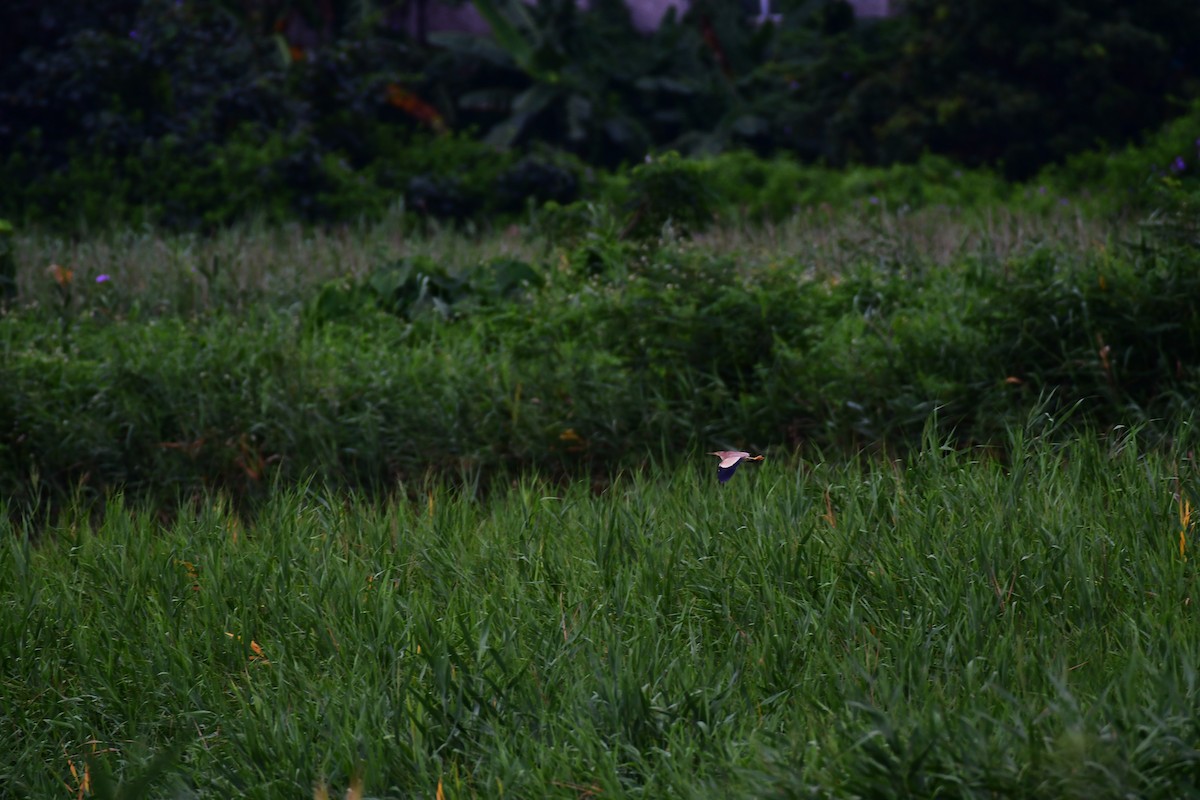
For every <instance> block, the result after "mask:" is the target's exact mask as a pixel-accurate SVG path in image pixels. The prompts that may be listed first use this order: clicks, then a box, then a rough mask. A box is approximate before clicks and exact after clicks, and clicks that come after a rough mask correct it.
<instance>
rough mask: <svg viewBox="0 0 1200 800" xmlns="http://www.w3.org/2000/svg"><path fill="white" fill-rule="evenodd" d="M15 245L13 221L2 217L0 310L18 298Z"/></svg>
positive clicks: (0, 227) (0, 224)
mask: <svg viewBox="0 0 1200 800" xmlns="http://www.w3.org/2000/svg"><path fill="white" fill-rule="evenodd" d="M13 247H14V245H13V226H12V223H11V222H9V221H8V220H6V219H0V311H2V310H4V309H6V308H7V307H8V306H9V304H11V303H12V302H14V301H15V300H16V299H17V259H16V254H15V253H14V252H13Z"/></svg>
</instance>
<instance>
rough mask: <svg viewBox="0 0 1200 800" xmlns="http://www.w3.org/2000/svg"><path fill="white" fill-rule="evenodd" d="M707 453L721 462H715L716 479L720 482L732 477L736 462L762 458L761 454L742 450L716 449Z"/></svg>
mask: <svg viewBox="0 0 1200 800" xmlns="http://www.w3.org/2000/svg"><path fill="white" fill-rule="evenodd" d="M709 455H710V456H716V457H717V458H719V459H721V463H720V464H717V480H718V481H720V482H721V483H725V482H726V481H728V480H729V479H730V478H732V477H733V473H734V472H736V471H737V468H738V464H740V463H742V462H743V461H762V460H763V457H762V456H752V455H750V454H749V453H747V452H745V451H744V450H717V451H715V452H712V453H709Z"/></svg>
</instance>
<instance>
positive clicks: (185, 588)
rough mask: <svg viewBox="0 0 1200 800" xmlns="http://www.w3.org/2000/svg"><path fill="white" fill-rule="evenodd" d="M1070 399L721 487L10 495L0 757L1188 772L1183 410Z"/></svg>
mask: <svg viewBox="0 0 1200 800" xmlns="http://www.w3.org/2000/svg"><path fill="white" fill-rule="evenodd" d="M1057 423H1058V421H1056V420H1052V419H1050V418H1049V417H1047V416H1045V415H1035V416H1034V417H1033V418H1031V420H1030V422H1029V423H1028V424H1026V425H1025V426H1021V427H1018V428H1015V429H1014V432H1013V433H1012V434H1011V436H1010V439H1009V440H1008V442H1007V443H1006V450H1007V452H1008V453H1009V454H1010V456H1011V458H1010V462H1011V463H1008V464H1002V463H1001V462H1000V461H999V460H997V459H996V458H994V457H993V456H992V455H991V454H990V451H988V450H976V451H970V452H967V451H962V452H960V451H956V450H954V449H949V448H946V447H944V446H941V445H939V443H938V442H937V440H935V439H929V440H927V441H926V443H925V444H924V445H923V446H922V447H921V448H919V449H918V450H916V451H914V452H913V453H912V454H911V455H910V456H908V457H907V458H904V459H899V460H894V461H891V460H883V459H878V460H877V459H866V458H863V459H855V460H851V461H849V462H844V463H841V464H833V463H826V462H824V461H822V460H820V459H819V458H818V457H817V456H816V454H815V453H812V452H809V453H807V454H806V455H805V456H803V457H800V458H798V459H786V458H785V459H769V460H768V461H766V462H764V463H763V464H762V465H758V466H757V467H747V468H744V469H743V470H742V471H741V472H740V473H739V474H738V475H737V476H736V478H735V479H734V481H733V482H732V483H730V484H729V485H728V486H726V487H725V488H723V489H719V488H718V486H717V484H716V480H715V477H716V476H715V474H713V472H714V470H713V465H712V464H710V463H709V462H708V461H707V460H702V458H704V457H702V456H700V455H699V454H696V455H695V456H694V458H692V457H689V459H688V464H687V465H686V466H684V467H683V468H681V469H678V470H675V471H671V472H668V471H665V470H652V471H649V472H645V473H642V472H637V473H627V474H623V475H622V476H620V477H619V478H617V479H616V480H615V481H614V482H613V483H612V485H611V486H610V487H609V488H608V489H607V490H606V491H604V492H603V493H601V494H595V493H594V492H593V491H592V490H591V488H590V487H589V486H588V485H587V484H585V483H582V482H574V483H571V484H569V485H560V486H552V485H548V484H546V483H544V482H542V481H540V480H539V479H537V478H536V477H525V478H521V479H514V480H512V481H511V483H507V482H506V483H505V486H504V488H503V489H499V490H497V491H495V492H493V493H492V494H491V495H490V496H489V497H488V498H487V499H486V500H483V499H480V498H478V497H476V496H473V495H472V493H471V491H469V490H466V489H462V488H459V489H450V488H447V487H446V486H445V485H444V484H441V483H438V482H434V483H429V484H424V485H422V486H420V487H415V488H417V489H418V491H417V492H416V493H417V494H418V496H419V498H420V499H419V500H418V501H416V502H412V501H410V500H407V499H403V497H400V496H397V498H396V499H395V500H393V501H389V502H385V503H376V502H366V501H365V500H364V498H362V497H359V496H357V495H353V494H351V495H346V494H342V493H340V492H331V491H326V490H322V489H320V488H319V487H317V486H315V485H314V486H310V487H308V488H304V487H292V488H287V489H282V490H280V491H278V492H276V493H274V494H272V495H271V497H270V498H269V500H268V501H267V502H266V503H265V504H264V505H263V506H262V507H261V508H260V509H259V511H258V512H257V513H255V514H254V515H252V516H250V517H246V518H243V517H239V516H237V515H235V514H234V513H233V512H231V510H230V507H229V505H228V503H227V502H225V501H223V500H221V499H220V498H211V499H208V500H205V501H202V502H200V503H198V504H196V505H189V506H186V507H180V508H178V509H175V512H174V513H173V514H172V515H171V519H169V520H166V521H164V520H163V519H162V518H160V517H158V516H155V515H153V514H151V513H146V512H144V511H142V510H140V508H139V507H138V506H137V505H136V504H130V503H127V502H125V501H124V500H122V499H121V498H120V497H116V498H113V499H112V500H111V501H110V502H109V503H108V504H107V505H106V506H105V508H104V509H103V513H102V515H100V517H98V518H89V516H88V515H87V514H86V513H84V512H83V511H82V510H81V509H78V510H77V511H76V513H71V512H68V513H66V514H65V515H63V516H62V518H61V519H60V520H59V522H58V523H57V524H55V525H53V526H50V527H49V528H46V527H45V526H44V525H43V524H42V523H41V522H40V521H37V520H33V519H29V520H26V521H25V522H23V523H21V524H18V525H16V526H12V525H6V527H5V528H4V529H3V531H2V535H0V542H3V545H2V546H0V612H2V613H0V641H3V642H4V645H5V646H4V647H3V648H0V730H4V731H7V732H8V733H7V734H6V737H5V739H4V742H5V744H4V746H3V747H0V782H2V783H3V785H4V786H6V787H7V789H8V791H10V792H12V793H13V794H14V795H20V796H49V795H53V794H55V793H61V792H62V791H63V785H64V782H65V783H66V784H67V785H68V786H70V787H71V789H72V790H74V789H75V788H76V787H77V786H78V783H79V780H80V779H81V777H80V776H82V775H83V774H84V770H85V764H87V765H88V766H87V769H88V770H89V771H90V772H89V774H91V775H97V774H115V775H118V776H123V777H124V778H125V779H126V780H131V779H133V778H134V777H136V776H138V775H140V774H142V773H143V771H144V770H145V769H146V768H147V767H146V763H147V760H148V759H149V758H150V757H151V755H152V754H155V753H160V752H164V751H165V752H167V754H168V756H167V758H166V759H164V761H165V762H166V770H165V774H164V775H163V776H162V777H161V778H160V779H159V781H158V783H157V789H158V790H161V791H163V792H167V793H168V794H170V793H175V794H176V795H177V796H229V795H234V794H236V795H238V796H246V797H279V796H303V795H306V794H307V793H309V792H310V791H312V787H313V786H314V785H316V786H320V785H325V784H326V783H327V784H328V785H330V786H332V787H333V788H334V791H338V792H340V789H341V788H342V787H345V786H347V785H348V784H350V783H351V782H353V781H361V786H362V787H363V788H364V790H365V792H366V793H367V794H368V795H370V796H375V797H405V796H413V795H426V796H429V795H432V794H433V793H434V791H435V789H436V787H438V786H439V785H441V786H442V787H443V791H444V792H445V794H446V796H447V797H472V796H478V797H500V796H511V797H564V798H568V797H569V798H578V797H582V796H597V795H602V796H606V797H633V796H639V797H650V796H654V797H663V796H687V797H700V796H717V795H720V796H731V795H736V796H760V797H763V796H765V797H794V796H800V795H805V796H807V795H816V796H830V795H832V796H844V797H864V796H865V797H915V796H922V797H932V796H946V795H952V796H956V797H1000V796H1003V797H1064V796H1075V797H1082V796H1088V797H1094V798H1109V797H1112V798H1118V797H1129V796H1138V797H1147V798H1153V797H1162V798H1177V797H1184V796H1192V795H1194V794H1195V793H1197V792H1200V769H1198V768H1197V764H1198V763H1200V753H1198V751H1197V749H1196V748H1197V741H1200V739H1198V734H1200V731H1198V730H1197V727H1196V719H1197V712H1198V711H1200V702H1198V695H1197V672H1196V665H1197V664H1200V626H1198V624H1197V622H1196V615H1195V613H1194V612H1195V604H1196V602H1197V592H1198V591H1200V582H1198V578H1197V572H1196V567H1195V553H1194V552H1193V549H1194V546H1195V543H1194V541H1193V536H1194V531H1193V529H1192V527H1191V520H1190V511H1189V509H1190V506H1191V502H1192V501H1193V500H1195V494H1196V475H1195V471H1194V469H1195V468H1194V464H1193V463H1192V462H1191V460H1190V456H1188V455H1187V453H1188V452H1190V451H1189V450H1187V449H1186V448H1188V447H1190V445H1189V444H1188V442H1190V441H1191V435H1190V434H1189V433H1188V432H1187V430H1186V429H1185V430H1184V432H1183V435H1182V437H1181V439H1180V444H1181V449H1179V450H1161V449H1146V448H1144V447H1142V446H1141V445H1140V443H1139V440H1138V437H1137V436H1136V435H1134V434H1125V435H1121V436H1112V437H1095V436H1085V437H1080V438H1070V437H1069V439H1068V441H1066V442H1060V444H1057V445H1056V444H1053V443H1052V437H1050V436H1049V434H1050V433H1051V432H1052V431H1053V430H1054V428H1055V427H1056V425H1057ZM34 539H39V540H40V544H37V545H35V544H33V543H32V540H34ZM172 748H178V749H177V750H172ZM157 766H163V763H162V762H160V763H159V764H158V765H157Z"/></svg>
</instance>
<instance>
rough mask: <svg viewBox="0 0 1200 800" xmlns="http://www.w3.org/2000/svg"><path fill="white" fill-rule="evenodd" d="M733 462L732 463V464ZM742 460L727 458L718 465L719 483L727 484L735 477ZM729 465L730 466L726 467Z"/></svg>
mask: <svg viewBox="0 0 1200 800" xmlns="http://www.w3.org/2000/svg"><path fill="white" fill-rule="evenodd" d="M730 462H732V463H730ZM741 462H742V460H741V459H740V458H727V459H725V460H724V461H722V462H721V463H720V464H718V465H717V481H719V482H720V483H725V482H726V481H728V480H729V479H730V478H732V477H733V473H735V472H737V468H738V464H740V463H741ZM726 464H728V466H726Z"/></svg>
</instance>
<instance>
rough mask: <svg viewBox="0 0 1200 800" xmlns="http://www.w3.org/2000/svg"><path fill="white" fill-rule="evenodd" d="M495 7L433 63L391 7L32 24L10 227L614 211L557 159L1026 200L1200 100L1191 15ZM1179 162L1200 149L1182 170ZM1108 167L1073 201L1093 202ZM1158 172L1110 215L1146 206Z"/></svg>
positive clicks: (28, 23) (968, 6)
mask: <svg viewBox="0 0 1200 800" xmlns="http://www.w3.org/2000/svg"><path fill="white" fill-rule="evenodd" d="M475 5H476V6H477V7H478V8H479V9H480V10H481V11H483V12H484V13H485V16H486V17H487V18H488V19H489V21H490V22H491V25H492V28H493V31H494V36H493V37H492V38H490V39H489V38H478V37H471V36H462V35H452V34H438V35H433V36H430V37H421V36H417V37H409V36H407V35H406V34H405V33H404V32H403V26H402V25H401V24H400V19H401V17H402V16H403V15H402V14H400V12H399V11H398V10H397V8H395V7H393V6H391V5H389V4H387V3H384V4H372V3H352V2H328V3H321V4H309V3H291V2H285V0H279V2H273V3H264V4H256V3H247V2H240V1H239V0H227V1H226V2H223V3H199V2H193V1H192V0H187V2H173V1H172V0H141V1H140V2H131V1H130V0H105V1H104V2H100V3H90V4H88V7H87V9H86V10H85V11H80V12H76V10H75V4H71V3H64V2H51V3H44V4H43V3H37V4H34V3H27V2H17V3H10V4H9V5H8V6H6V9H5V14H4V16H5V20H6V25H5V26H0V28H3V30H4V32H3V33H0V36H2V37H4V39H3V43H4V44H8V45H10V46H8V47H0V153H2V154H3V156H2V158H3V161H2V162H0V182H3V184H4V186H5V192H4V194H3V195H0V214H3V215H4V216H5V217H6V218H9V219H12V220H14V221H15V222H17V223H18V224H25V223H29V222H49V223H54V224H67V225H69V226H78V225H80V224H86V225H96V224H108V223H113V222H131V223H134V224H141V223H142V222H144V221H153V222H157V223H160V224H165V225H168V226H171V227H174V228H187V229H197V228H198V229H210V228H212V227H213V226H223V225H228V224H230V223H232V222H234V221H236V220H239V219H243V218H245V217H246V216H247V215H252V214H256V215H260V216H262V217H265V218H266V219H268V220H283V219H287V220H291V219H301V220H305V221H309V222H338V221H349V220H355V219H359V218H379V217H380V216H381V215H382V214H383V213H385V211H386V210H387V209H389V208H391V207H393V206H394V205H396V204H397V203H398V202H399V201H400V200H401V198H404V199H405V200H406V202H407V207H408V208H409V209H410V210H412V211H414V212H415V213H417V214H422V215H428V216H434V217H438V218H442V219H450V220H456V221H464V220H471V221H472V223H476V222H478V221H479V220H491V219H496V218H499V220H501V221H507V220H509V219H511V218H512V217H513V216H514V215H516V214H520V213H522V212H524V211H525V209H526V207H527V206H528V205H530V204H532V205H537V204H540V203H543V202H546V201H554V202H557V203H559V204H566V203H570V202H572V201H574V200H576V199H580V198H581V197H583V198H590V199H595V198H594V197H593V196H590V195H589V191H590V190H591V189H592V188H593V187H592V186H590V185H588V184H591V183H592V182H591V181H590V179H589V180H586V181H585V180H583V175H584V172H585V170H584V168H583V167H582V165H581V163H576V162H572V161H571V160H570V159H565V158H564V157H562V156H561V155H554V153H555V151H558V152H560V153H571V154H573V155H574V156H575V157H578V158H581V159H583V162H585V163H587V164H590V165H592V166H593V167H596V166H599V167H603V168H605V169H614V170H616V171H617V172H621V171H622V170H623V169H627V168H628V166H629V165H631V164H637V163H639V162H640V161H641V160H642V159H643V158H644V156H645V155H646V154H647V153H651V152H658V151H665V150H677V151H679V152H683V153H686V154H689V155H697V154H705V155H711V154H714V153H720V152H726V151H738V150H748V151H752V152H756V153H759V154H765V155H770V156H771V157H772V161H771V163H772V164H773V165H790V164H791V161H790V158H791V157H795V158H797V159H798V160H799V161H800V162H805V161H813V160H819V161H823V162H824V163H827V164H833V165H844V164H846V163H848V162H858V163H869V164H878V165H889V164H893V163H896V162H913V161H918V160H920V159H922V157H923V156H924V155H925V154H927V153H932V154H935V155H940V156H947V157H950V158H951V159H953V161H954V163H956V164H959V165H963V166H968V167H977V166H986V167H988V168H989V169H999V170H1003V171H1004V172H1005V173H1007V174H1008V175H1009V176H1020V177H1022V178H1028V177H1031V176H1032V175H1034V174H1035V173H1036V172H1037V170H1039V169H1040V168H1042V167H1043V166H1045V165H1047V164H1053V163H1059V162H1062V161H1063V160H1065V159H1067V158H1069V157H1071V156H1073V155H1075V154H1078V153H1081V152H1084V151H1087V150H1089V149H1095V148H1097V147H1104V148H1106V149H1108V150H1111V149H1112V148H1113V147H1119V146H1123V145H1124V144H1125V143H1127V142H1131V141H1136V140H1137V139H1138V138H1139V137H1140V136H1142V135H1144V133H1145V131H1147V130H1149V129H1152V128H1153V127H1155V126H1158V125H1159V124H1161V123H1162V122H1163V121H1164V120H1166V119H1168V118H1169V117H1171V116H1173V115H1176V114H1178V113H1179V112H1180V111H1181V110H1183V109H1184V108H1185V103H1186V101H1187V99H1188V98H1190V97H1193V96H1194V95H1195V94H1196V91H1197V86H1198V85H1200V84H1198V81H1200V78H1198V75H1200V66H1198V62H1197V56H1196V52H1195V47H1194V44H1193V43H1194V42H1195V41H1197V40H1200V12H1198V11H1197V10H1196V7H1195V4H1194V3H1190V2H1187V1H1186V0H1155V2H1150V3H1140V4H1137V6H1136V7H1128V8H1127V7H1126V4H1122V3H1116V2H1104V3H1100V4H1096V3H1084V2H1071V3H1067V4H1065V5H1064V4H1058V5H1055V6H1053V7H1051V6H1045V5H1044V4H1042V5H1039V4H1037V3H1025V4H1024V5H1018V6H1017V7H1015V8H1014V7H1011V6H1010V5H1003V4H1001V5H1003V8H1001V7H1000V5H997V4H996V3H995V1H994V0H971V2H965V3H943V2H940V0H920V1H919V2H917V1H916V0H914V2H911V3H908V4H906V5H905V6H904V9H903V11H902V13H900V14H899V15H897V16H896V17H895V18H893V19H888V20H884V21H872V22H863V21H855V20H853V19H852V17H851V16H848V6H847V5H846V4H845V3H842V2H816V1H815V0H814V1H811V2H793V3H785V4H784V7H782V8H780V9H779V10H780V11H781V12H782V14H783V18H782V22H781V23H780V24H778V25H776V24H773V23H772V24H764V25H761V26H755V25H753V24H752V23H751V22H750V20H749V18H748V17H747V15H746V14H745V13H743V12H744V9H743V8H742V4H737V3H709V2H696V3H693V4H692V7H691V10H690V11H689V12H688V14H686V15H684V16H683V17H682V18H676V17H675V16H674V15H668V17H667V18H666V19H665V21H664V22H663V24H662V25H661V27H660V28H659V29H658V30H656V31H655V32H653V33H651V34H647V35H639V34H636V33H635V32H634V31H633V29H632V26H631V23H630V21H629V18H628V15H627V13H626V11H625V9H624V6H623V5H622V2H621V0H604V2H597V3H593V4H592V7H591V10H590V11H589V12H588V13H586V14H585V13H583V12H581V11H580V10H579V9H578V8H577V5H576V3H574V2H573V1H572V0H552V1H551V0H546V1H545V2H542V3H539V4H537V5H536V6H534V7H530V6H527V5H526V4H525V3H522V2H519V0H502V1H501V0H496V1H494V2H493V0H488V2H483V0H479V2H476V3H475ZM993 6H995V7H994V8H993ZM447 131H455V134H454V135H451V136H446V135H445V134H446V132H447ZM478 131H482V132H483V134H482V138H483V139H484V140H485V141H486V142H490V143H491V144H493V145H499V146H502V147H503V148H504V149H505V152H504V153H503V154H498V153H497V151H496V150H495V149H493V148H492V147H491V146H488V145H487V144H484V143H480V142H476V141H475V140H474V137H475V136H476V135H477V133H476V132H478ZM1196 133H1197V131H1195V130H1193V131H1191V140H1194V139H1195V137H1196ZM447 142H448V143H447ZM536 143H540V146H543V147H544V149H542V150H539V152H538V153H537V154H536V155H534V156H531V155H530V154H529V152H528V146H529V145H531V144H536ZM516 148H521V149H516ZM1179 156H1183V157H1184V158H1185V159H1191V158H1192V155H1191V149H1190V148H1189V149H1188V152H1187V153H1175V154H1174V155H1171V156H1170V160H1168V161H1166V162H1164V163H1161V164H1158V166H1159V168H1161V169H1164V170H1165V169H1168V168H1169V165H1170V164H1173V163H1174V161H1173V159H1175V158H1176V157H1179ZM1107 157H1108V154H1107V153H1104V154H1100V155H1097V156H1095V157H1093V158H1091V159H1086V158H1085V159H1082V160H1079V161H1076V162H1074V163H1073V165H1072V166H1071V167H1070V168H1069V169H1068V170H1067V171H1065V172H1062V173H1060V174H1059V177H1062V178H1063V179H1064V180H1065V182H1066V183H1072V184H1075V185H1076V186H1081V187H1082V186H1087V185H1088V183H1087V181H1085V180H1083V179H1082V173H1085V172H1092V171H1094V169H1095V168H1096V167H1097V159H1099V160H1100V161H1104V160H1105V159H1106V158H1107ZM1119 160H1120V159H1119V158H1118V161H1119ZM1193 160H1194V159H1193ZM947 163H949V162H947ZM1139 166H1140V171H1129V172H1126V173H1125V177H1127V178H1131V179H1132V180H1127V181H1124V182H1122V183H1121V185H1120V186H1115V187H1114V186H1108V187H1106V188H1107V189H1108V190H1109V191H1113V190H1116V191H1118V192H1122V193H1124V192H1128V193H1131V194H1132V197H1131V201H1132V204H1134V205H1136V201H1137V200H1138V199H1139V198H1140V196H1141V194H1142V193H1141V188H1140V184H1142V183H1144V182H1145V181H1144V179H1145V177H1146V174H1145V170H1146V169H1147V166H1148V165H1146V164H1141V165H1139ZM919 173H920V171H918V174H919ZM602 182H603V181H601V183H602ZM766 182H767V183H769V184H771V185H770V186H769V187H768V188H769V189H770V190H771V192H773V193H774V194H772V195H770V196H768V197H766V198H761V199H760V198H757V197H756V198H755V199H754V200H753V201H752V202H753V204H755V205H760V209H756V211H765V212H766V216H768V217H771V218H778V216H779V214H780V213H781V211H780V210H782V209H786V208H790V207H791V205H794V204H790V205H789V203H788V201H787V200H786V199H785V197H786V195H787V194H788V193H787V192H785V191H780V188H781V186H782V184H783V181H782V179H781V178H780V177H778V176H775V175H774V174H772V175H771V176H769V177H768V178H767V180H766ZM1043 183H1044V181H1043ZM815 193H816V194H820V193H821V192H820V191H819V190H818V191H816V192H815ZM799 194H800V195H801V196H803V195H804V194H805V193H804V192H803V191H801V192H800V193H799ZM884 194H886V193H885V192H881V191H874V192H871V196H876V197H882V196H883V195H884ZM906 194H917V195H922V194H925V192H924V190H923V189H917V190H916V191H913V192H906ZM764 205H769V206H773V208H772V209H771V210H770V211H767V210H766V209H765V208H762V207H761V206H764ZM801 205H803V202H802V203H801ZM777 209H778V210H777Z"/></svg>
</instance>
